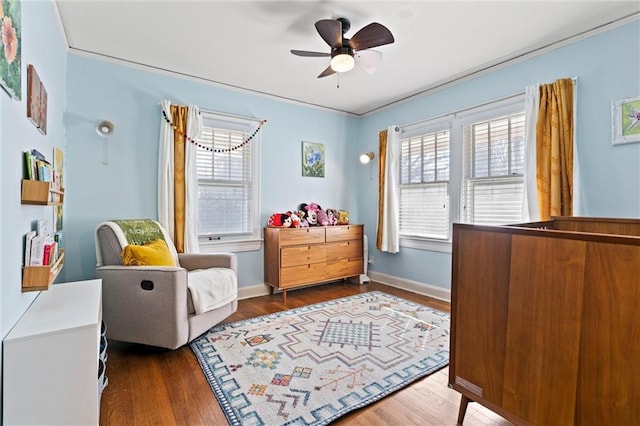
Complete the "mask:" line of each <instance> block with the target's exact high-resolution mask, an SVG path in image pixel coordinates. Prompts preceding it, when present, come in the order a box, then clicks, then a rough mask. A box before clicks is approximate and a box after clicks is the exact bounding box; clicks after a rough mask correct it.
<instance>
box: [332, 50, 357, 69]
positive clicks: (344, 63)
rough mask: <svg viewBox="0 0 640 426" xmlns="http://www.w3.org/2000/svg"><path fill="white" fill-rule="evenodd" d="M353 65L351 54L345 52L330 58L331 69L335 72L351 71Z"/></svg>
mask: <svg viewBox="0 0 640 426" xmlns="http://www.w3.org/2000/svg"><path fill="white" fill-rule="evenodd" d="M354 65H355V60H354V59H353V56H351V55H349V54H347V53H341V54H339V55H336V56H334V57H333V58H331V69H332V70H334V71H335V72H347V71H351V70H352V69H353V67H354Z"/></svg>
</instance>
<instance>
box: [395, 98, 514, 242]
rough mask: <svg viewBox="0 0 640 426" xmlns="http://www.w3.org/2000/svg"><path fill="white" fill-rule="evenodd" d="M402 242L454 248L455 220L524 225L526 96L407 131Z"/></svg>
mask: <svg viewBox="0 0 640 426" xmlns="http://www.w3.org/2000/svg"><path fill="white" fill-rule="evenodd" d="M401 135H402V136H401V140H400V171H399V173H400V176H399V184H398V191H399V196H398V198H399V210H400V245H401V246H403V247H413V248H420V249H426V250H435V251H451V229H452V224H453V223H454V222H466V223H474V224H490V225H498V224H508V223H518V222H521V221H522V210H523V202H524V185H525V183H524V153H525V114H524V96H517V97H514V98H510V99H507V100H504V101H498V102H494V103H491V104H487V105H483V106H481V107H478V108H473V109H468V110H465V111H459V112H457V113H455V114H451V115H448V116H446V117H442V118H440V119H437V120H429V121H425V122H421V123H418V124H415V125H411V126H406V127H404V128H402V129H401Z"/></svg>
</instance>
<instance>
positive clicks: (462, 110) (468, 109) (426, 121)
mask: <svg viewBox="0 0 640 426" xmlns="http://www.w3.org/2000/svg"><path fill="white" fill-rule="evenodd" d="M571 80H572V81H573V84H574V86H575V85H577V84H578V77H571ZM538 84H540V83H538ZM524 94H525V92H518V93H514V94H512V95H508V96H505V97H503V98H499V99H494V100H492V101H487V102H483V103H481V104H476V105H473V106H470V107H466V108H461V109H459V110H457V111H453V112H447V113H445V114H440V115H436V116H434V117H430V118H425V119H422V120H418V121H414V122H412V123H407V124H401V125H399V126H396V132H397V131H398V130H400V128H403V127H411V126H416V125H418V124H422V123H428V122H429V121H433V120H437V119H439V118H444V117H447V116H449V115H456V114H460V113H462V112H466V111H470V110H472V109H475V108H481V107H483V106H486V105H491V104H493V103H496V102H502V101H506V100H509V99H512V98H516V97H518V96H522V95H524Z"/></svg>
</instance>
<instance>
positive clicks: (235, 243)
mask: <svg viewBox="0 0 640 426" xmlns="http://www.w3.org/2000/svg"><path fill="white" fill-rule="evenodd" d="M200 113H201V114H202V126H203V127H217V128H220V129H223V130H227V131H231V132H243V133H244V134H245V138H244V140H246V138H247V137H249V136H250V135H251V134H253V132H254V131H255V130H256V129H257V128H258V127H259V125H260V120H258V119H254V118H248V117H247V118H244V117H237V116H231V115H227V114H223V113H218V112H214V111H207V110H200ZM260 141H261V135H260V132H259V131H258V132H257V133H256V134H255V135H254V136H253V138H252V139H251V140H250V141H249V142H248V144H247V145H250V148H251V161H250V166H249V167H251V186H252V194H251V197H250V203H251V207H250V210H251V217H250V219H249V224H250V226H251V232H250V233H249V234H243V235H237V234H236V235H227V236H222V237H218V239H213V238H212V237H210V236H204V235H198V245H199V247H200V251H201V252H202V253H220V252H243V251H256V250H260V248H261V246H262V227H261V225H260V224H261V222H260V211H261V210H260V199H261V196H260V188H261V176H260V145H261V144H260ZM198 186H200V183H199V182H198ZM198 219H199V217H198Z"/></svg>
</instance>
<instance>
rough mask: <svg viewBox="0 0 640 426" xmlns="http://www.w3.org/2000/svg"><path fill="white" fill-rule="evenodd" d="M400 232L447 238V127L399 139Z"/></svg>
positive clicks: (418, 235) (425, 236)
mask: <svg viewBox="0 0 640 426" xmlns="http://www.w3.org/2000/svg"><path fill="white" fill-rule="evenodd" d="M399 203H400V234H401V235H405V236H409V237H424V238H435V239H445V240H447V239H449V129H446V130H442V131H437V132H432V133H427V134H423V135H418V136H414V137H409V138H404V139H402V140H401V141H400V194H399Z"/></svg>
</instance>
